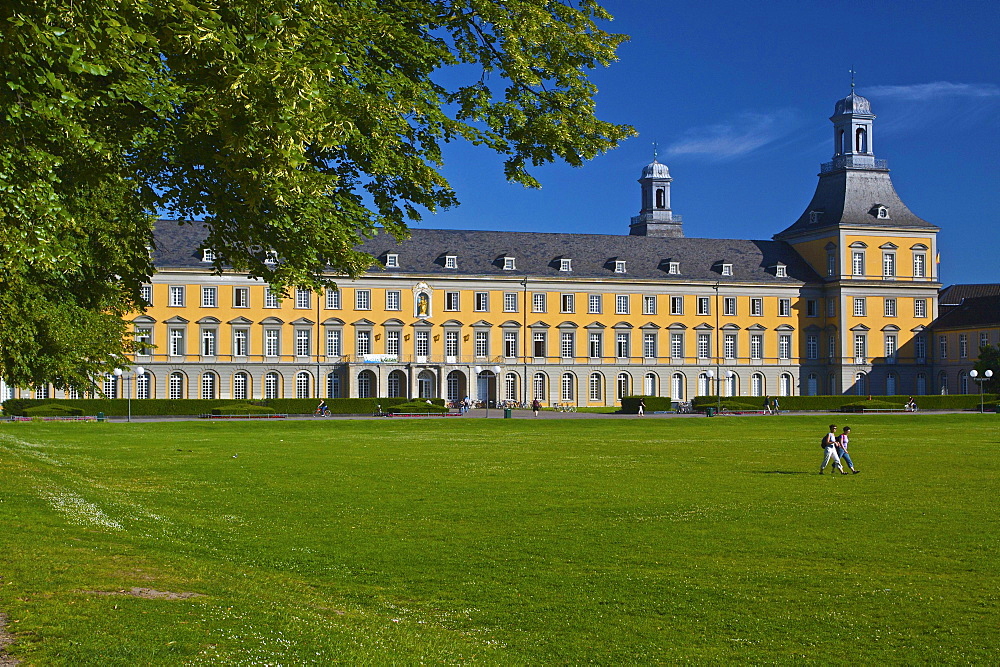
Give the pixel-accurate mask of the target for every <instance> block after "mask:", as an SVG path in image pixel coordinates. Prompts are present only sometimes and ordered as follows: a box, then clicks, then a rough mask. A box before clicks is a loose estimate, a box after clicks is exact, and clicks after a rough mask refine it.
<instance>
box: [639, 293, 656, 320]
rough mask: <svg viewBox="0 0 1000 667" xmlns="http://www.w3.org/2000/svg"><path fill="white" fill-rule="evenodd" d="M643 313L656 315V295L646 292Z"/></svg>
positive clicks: (643, 298) (643, 300) (643, 299)
mask: <svg viewBox="0 0 1000 667" xmlns="http://www.w3.org/2000/svg"><path fill="white" fill-rule="evenodd" d="M642 314H643V315H656V295H655V294H646V295H644V296H643V297H642Z"/></svg>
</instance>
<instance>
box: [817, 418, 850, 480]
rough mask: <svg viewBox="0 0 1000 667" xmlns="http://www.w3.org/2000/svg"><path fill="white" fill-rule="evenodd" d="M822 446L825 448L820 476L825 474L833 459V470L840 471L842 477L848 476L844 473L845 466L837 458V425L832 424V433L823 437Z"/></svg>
mask: <svg viewBox="0 0 1000 667" xmlns="http://www.w3.org/2000/svg"><path fill="white" fill-rule="evenodd" d="M821 446H822V447H823V463H822V464H820V466H819V474H821V475H822V474H823V470H824V469H825V468H826V464H828V463H829V462H830V459H833V468H834V469H835V470H839V471H840V474H841V475H846V474H847V473H846V472H844V466H842V465H841V464H840V457H839V456H837V425H836V424H830V432H829V433H827V434H826V435H825V436H823V440H822V441H821Z"/></svg>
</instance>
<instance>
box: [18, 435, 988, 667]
mask: <svg viewBox="0 0 1000 667" xmlns="http://www.w3.org/2000/svg"><path fill="white" fill-rule="evenodd" d="M993 417H994V416H992V415H985V416H980V415H953V416H931V415H906V416H902V415H900V416H877V417H875V416H862V417H855V416H851V418H850V420H849V421H845V422H844V423H848V424H850V425H851V426H852V428H853V436H854V438H853V439H852V443H853V445H852V452H853V456H854V459H855V463H856V464H857V466H858V468H859V469H861V470H862V471H863V472H862V474H860V475H854V476H849V477H844V476H840V475H829V474H828V475H824V476H822V477H820V476H819V475H817V474H816V472H817V471H818V467H819V461H820V458H821V451H820V448H819V438H820V436H821V435H822V433H823V432H824V431H825V427H826V424H827V423H828V420H827V418H826V417H820V418H803V417H779V418H719V419H672V420H652V419H651V420H633V421H623V420H607V421H604V420H580V421H574V420H565V421H553V420H539V421H537V422H535V421H530V420H506V421H504V420H495V421H494V420H490V421H484V420H454V421H452V420H442V421H434V422H431V421H419V422H417V421H403V420H385V421H375V422H373V421H358V422H354V421H340V420H337V421H333V420H330V421H322V422H320V421H317V422H288V423H252V424H248V423H225V424H220V423H203V422H189V423H162V424H131V425H122V424H103V425H102V424H22V425H17V426H13V425H6V426H4V427H2V428H0V484H2V486H0V489H2V491H0V500H2V501H3V502H0V517H2V519H3V522H4V526H5V527H8V528H9V530H4V531H3V532H2V534H0V549H2V553H3V555H0V563H2V564H3V574H2V576H3V577H4V581H3V582H2V583H3V585H2V586H0V610H4V611H6V612H7V613H8V614H9V615H10V616H11V618H12V620H16V621H18V622H17V623H12V624H11V625H12V627H13V629H14V630H15V631H17V632H18V633H19V641H18V644H17V647H16V651H17V653H18V655H19V656H22V657H24V658H26V659H27V660H28V661H29V662H39V663H60V662H62V663H65V664H69V663H86V664H96V663H103V664H109V663H117V664H126V663H134V662H137V661H138V662H146V663H158V662H159V663H170V662H177V661H189V662H195V663H198V662H204V663H222V662H225V663H234V664H244V663H245V664H250V663H255V662H256V663H260V662H266V663H286V664H287V663H306V662H310V661H313V662H318V663H328V662H331V661H343V662H361V663H366V662H367V663H384V662H419V661H435V662H482V663H492V664H498V663H504V664H510V663H519V664H529V663H538V662H543V661H544V662H563V663H578V662H588V661H597V662H656V661H677V660H696V661H718V660H736V659H739V660H752V661H757V662H775V661H776V662H785V661H788V662H791V661H802V660H806V661H819V662H830V661H875V660H878V661H887V662H896V663H900V662H915V661H916V662H925V661H930V662H968V661H976V662H985V661H995V659H996V657H997V653H998V650H997V645H996V644H997V640H996V639H995V638H994V637H995V636H996V634H997V633H996V630H997V625H998V619H1000V614H998V601H997V596H996V593H995V591H996V590H997V584H998V581H997V578H998V577H997V574H998V568H997V565H996V558H995V554H996V552H997V546H998V544H997V542H998V539H997V537H996V535H997V530H996V529H997V523H998V522H997V519H996V517H995V512H994V506H995V504H994V503H995V500H994V499H995V498H996V495H997V491H998V490H1000V489H998V486H1000V485H998V476H997V468H998V466H997V463H996V452H997V448H998V446H1000V421H994V420H993ZM837 421H844V420H841V419H837ZM53 494H63V495H62V496H60V497H62V498H64V499H66V500H65V502H63V503H62V505H61V506H60V505H59V503H55V502H53V498H54V497H56V496H54V495H53ZM67 507H70V508H73V507H75V508H83V509H82V510H81V511H82V513H78V515H74V514H73V513H72V512H69V511H68V510H67ZM95 511H96V512H97V513H96V514H95ZM101 516H103V517H106V519H107V521H106V522H104V523H102V521H101V520H95V519H94V517H98V518H99V517H101ZM109 522H112V523H115V524H117V525H118V526H120V528H116V527H115V526H113V525H111V523H109ZM135 586H144V587H148V588H153V589H157V590H161V591H163V590H167V591H191V592H197V593H200V594H202V595H203V597H197V598H190V599H186V600H150V599H138V598H134V597H131V596H108V595H97V594H95V593H93V592H94V591H117V590H123V589H124V590H128V589H131V588H132V587H135Z"/></svg>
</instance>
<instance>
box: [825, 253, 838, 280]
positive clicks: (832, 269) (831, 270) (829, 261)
mask: <svg viewBox="0 0 1000 667" xmlns="http://www.w3.org/2000/svg"><path fill="white" fill-rule="evenodd" d="M826 275H828V276H835V275H837V253H834V252H831V253H827V255H826Z"/></svg>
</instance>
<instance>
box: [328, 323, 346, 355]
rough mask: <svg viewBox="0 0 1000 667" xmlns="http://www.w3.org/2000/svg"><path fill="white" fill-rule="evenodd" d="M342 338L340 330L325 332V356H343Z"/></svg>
mask: <svg viewBox="0 0 1000 667" xmlns="http://www.w3.org/2000/svg"><path fill="white" fill-rule="evenodd" d="M343 349H344V347H343V336H342V335H341V331H340V329H327V330H326V356H328V357H339V356H340V355H341V354H343Z"/></svg>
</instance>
